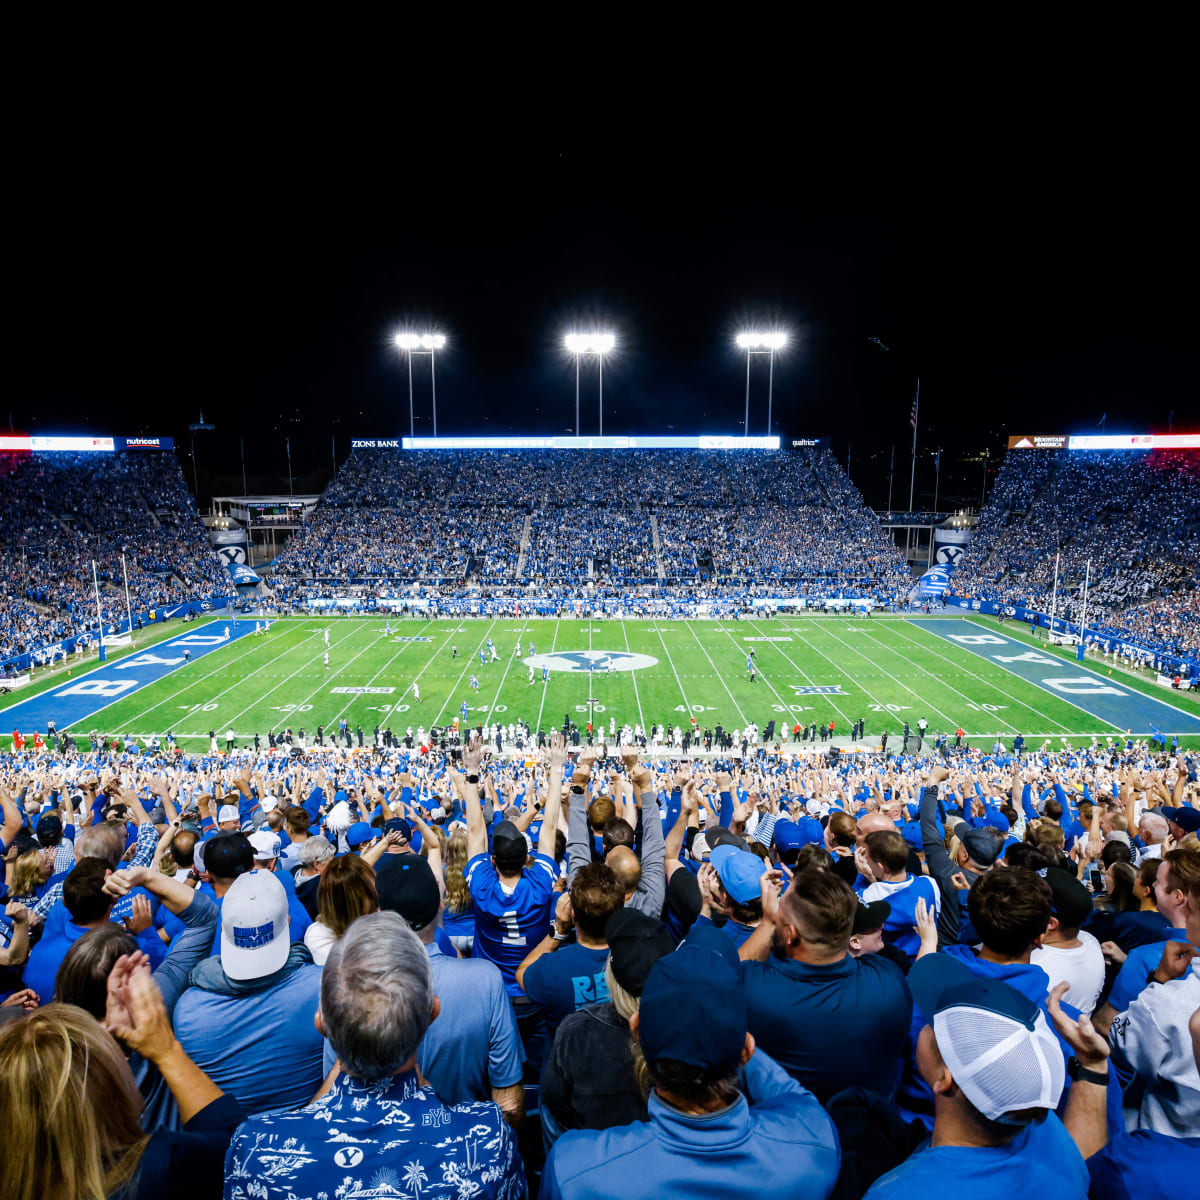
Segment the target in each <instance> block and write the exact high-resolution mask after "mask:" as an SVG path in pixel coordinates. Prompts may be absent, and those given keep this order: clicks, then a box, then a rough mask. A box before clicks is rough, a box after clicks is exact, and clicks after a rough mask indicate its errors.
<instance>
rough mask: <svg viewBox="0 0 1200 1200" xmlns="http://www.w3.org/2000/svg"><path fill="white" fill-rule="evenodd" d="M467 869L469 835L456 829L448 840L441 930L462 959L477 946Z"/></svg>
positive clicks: (463, 830)
mask: <svg viewBox="0 0 1200 1200" xmlns="http://www.w3.org/2000/svg"><path fill="white" fill-rule="evenodd" d="M466 865H467V831H466V830H465V829H462V828H461V827H460V828H458V829H455V830H454V831H453V833H451V834H450V836H449V837H448V838H447V839H446V871H445V881H446V896H445V903H444V906H443V909H442V928H443V929H444V930H445V931H446V936H447V937H448V938H449V939H450V940H451V941H452V942H453V943H454V948H455V949H456V950H457V951H458V952H459V954H461V955H462V956H463V957H467V956H468V955H470V953H471V950H472V948H473V946H474V945H475V917H474V915H473V914H472V912H471V889H470V888H469V887H468V886H467V881H466V879H464V878H463V870H464V868H465V867H466Z"/></svg>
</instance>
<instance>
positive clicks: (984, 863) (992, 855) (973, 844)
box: [960, 825, 1004, 867]
mask: <svg viewBox="0 0 1200 1200" xmlns="http://www.w3.org/2000/svg"><path fill="white" fill-rule="evenodd" d="M960 841H961V842H962V844H963V849H964V850H965V851H966V852H967V857H968V858H969V859H970V860H971V861H972V862H973V863H978V864H979V866H981V867H990V866H991V865H992V864H993V863H994V862H995V861H996V859H998V858H999V857H1000V851H1001V850H1003V849H1004V835H1003V834H1002V833H1001V832H1000V831H999V830H998V829H993V828H992V827H991V826H990V825H989V826H987V827H986V828H984V829H967V830H964V831H963V835H962V838H961V839H960Z"/></svg>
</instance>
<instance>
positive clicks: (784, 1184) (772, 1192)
mask: <svg viewBox="0 0 1200 1200" xmlns="http://www.w3.org/2000/svg"><path fill="white" fill-rule="evenodd" d="M743 1082H744V1092H745V1094H744V1095H741V1096H739V1097H738V1099H737V1101H736V1103H734V1104H732V1105H730V1106H729V1107H728V1108H725V1109H721V1110H720V1111H719V1112H715V1113H710V1114H709V1115H707V1116H703V1117H693V1116H686V1115H685V1114H683V1113H681V1112H679V1110H678V1109H675V1108H672V1107H671V1106H670V1105H667V1104H664V1103H663V1102H662V1101H661V1100H660V1099H659V1098H658V1096H657V1094H656V1093H651V1095H650V1102H649V1109H650V1119H649V1120H648V1121H635V1122H634V1123H633V1124H632V1125H624V1126H619V1127H617V1128H614V1129H605V1130H601V1131H596V1130H571V1131H569V1132H567V1133H564V1134H563V1135H562V1137H560V1138H559V1139H558V1141H557V1142H555V1143H554V1149H553V1150H552V1151H551V1153H550V1157H549V1159H548V1160H547V1161H546V1167H545V1170H544V1171H543V1173H542V1190H541V1193H540V1194H541V1200H610V1198H611V1197H612V1196H613V1195H614V1194H616V1193H618V1192H619V1193H620V1195H621V1196H622V1198H623V1200H638V1197H642V1196H645V1197H654V1198H655V1200H657V1197H660V1196H685V1195H695V1196H716V1195H742V1194H744V1192H745V1190H746V1188H747V1186H751V1185H748V1182H747V1181H752V1187H753V1190H754V1191H756V1192H759V1193H761V1194H762V1195H768V1196H780V1197H782V1196H787V1197H812V1200H824V1198H825V1197H826V1196H828V1195H829V1193H830V1192H831V1191H832V1190H833V1186H834V1184H835V1183H836V1182H837V1176H838V1169H839V1166H840V1164H841V1151H840V1149H839V1147H838V1139H837V1133H836V1132H835V1130H834V1127H833V1122H832V1121H831V1120H830V1119H829V1117H828V1115H827V1114H826V1113H825V1110H824V1109H823V1108H822V1107H821V1106H820V1104H818V1103H817V1100H816V1097H815V1096H813V1094H812V1093H811V1092H809V1091H807V1090H805V1089H804V1088H803V1087H801V1086H800V1084H798V1083H797V1082H796V1081H795V1080H794V1079H792V1078H791V1076H789V1075H788V1074H787V1072H786V1071H784V1070H783V1068H782V1067H780V1066H779V1065H778V1064H777V1063H775V1062H774V1061H773V1060H772V1059H770V1058H768V1057H767V1055H766V1054H764V1053H763V1051H761V1050H756V1051H755V1052H754V1054H753V1055H752V1057H751V1058H750V1061H749V1062H748V1063H747V1064H746V1066H745V1068H744V1069H743ZM614 1163H619V1164H620V1165H619V1168H618V1172H617V1175H614V1173H613V1164H614Z"/></svg>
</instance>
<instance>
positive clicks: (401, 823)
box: [383, 817, 412, 842]
mask: <svg viewBox="0 0 1200 1200" xmlns="http://www.w3.org/2000/svg"><path fill="white" fill-rule="evenodd" d="M383 832H384V833H398V834H400V836H401V837H403V838H404V840H405V841H406V842H411V841H412V826H411V825H410V824H409V823H408V821H406V820H405V819H404V817H389V818H388V819H387V820H386V821H384V823H383Z"/></svg>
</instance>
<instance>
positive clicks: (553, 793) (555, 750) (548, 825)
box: [468, 732, 567, 858]
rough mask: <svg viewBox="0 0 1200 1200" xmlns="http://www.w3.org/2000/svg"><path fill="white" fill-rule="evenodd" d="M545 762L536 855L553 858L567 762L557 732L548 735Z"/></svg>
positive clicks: (561, 740)
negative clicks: (546, 778) (545, 784)
mask: <svg viewBox="0 0 1200 1200" xmlns="http://www.w3.org/2000/svg"><path fill="white" fill-rule="evenodd" d="M547 760H548V762H549V764H550V783H549V785H548V786H549V791H548V792H547V795H546V811H545V812H544V813H543V814H542V828H541V832H540V833H539V834H538V853H539V854H544V855H545V856H546V857H547V858H553V857H554V843H555V841H556V839H557V835H558V818H559V815H560V814H561V813H562V779H563V767H564V766H565V765H566V762H567V742H566V739H565V738H564V737H563V735H562V734H561V733H559V732H555V733H552V734H551V735H550V747H549V750H548V751H547ZM468 836H469V835H468Z"/></svg>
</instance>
